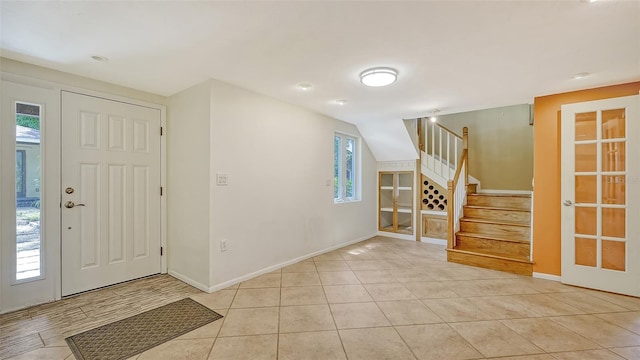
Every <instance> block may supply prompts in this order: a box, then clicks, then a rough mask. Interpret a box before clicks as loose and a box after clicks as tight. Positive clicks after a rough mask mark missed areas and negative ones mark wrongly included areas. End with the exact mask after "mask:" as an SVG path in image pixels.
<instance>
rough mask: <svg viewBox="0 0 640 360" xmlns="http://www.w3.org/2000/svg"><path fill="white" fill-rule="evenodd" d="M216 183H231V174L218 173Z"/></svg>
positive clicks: (221, 184) (223, 184)
mask: <svg viewBox="0 0 640 360" xmlns="http://www.w3.org/2000/svg"><path fill="white" fill-rule="evenodd" d="M216 185H218V186H227V185H229V174H223V173H217V174H216Z"/></svg>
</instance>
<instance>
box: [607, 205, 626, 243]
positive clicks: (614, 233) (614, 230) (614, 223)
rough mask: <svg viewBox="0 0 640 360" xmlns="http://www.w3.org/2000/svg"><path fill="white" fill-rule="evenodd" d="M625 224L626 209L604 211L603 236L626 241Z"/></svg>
mask: <svg viewBox="0 0 640 360" xmlns="http://www.w3.org/2000/svg"><path fill="white" fill-rule="evenodd" d="M625 224H626V221H625V209H611V208H603V209H602V236H609V237H616V238H621V239H624V238H625V237H626V234H625V233H626V231H625Z"/></svg>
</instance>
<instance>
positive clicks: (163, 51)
mask: <svg viewBox="0 0 640 360" xmlns="http://www.w3.org/2000/svg"><path fill="white" fill-rule="evenodd" d="M0 6H1V8H0V10H1V13H0V14H1V23H2V24H1V43H0V46H1V49H2V53H1V54H2V56H4V57H7V58H10V59H15V60H19V61H24V62H28V63H32V64H37V65H41V66H45V67H49V68H53V69H57V70H61V71H65V72H70V73H74V74H78V75H82V76H87V77H90V78H94V79H99V80H104V81H108V82H111V83H115V84H119V85H124V86H128V87H131V88H135V89H140V90H144V91H148V92H152V93H156V94H160V95H166V96H169V95H172V94H175V93H176V92H179V91H181V90H183V89H185V88H188V87H190V86H192V85H194V84H196V83H199V82H202V81H204V80H206V79H208V78H214V79H219V80H222V81H226V82H228V83H231V84H235V85H238V86H241V87H245V88H248V89H251V90H254V91H256V92H259V93H263V94H266V95H269V96H272V97H275V98H278V99H281V100H284V101H287V102H290V103H294V104H298V105H301V106H304V107H307V108H310V109H313V110H315V111H318V112H320V113H324V114H327V115H329V116H332V117H335V118H338V119H341V120H345V121H348V122H352V123H356V124H361V123H366V122H368V121H381V120H387V119H401V118H412V117H417V116H425V115H429V114H430V113H431V111H432V109H434V108H438V109H441V110H442V112H441V114H447V113H456V112H462V111H468V110H476V109H482V108H490V107H496V106H503V105H512V104H519V103H530V102H532V101H533V97H534V96H540V95H545V94H552V93H557V92H563V91H570V90H577V89H583V88H589V87H595V86H601V85H609V84H616V83H622V82H629V81H636V80H640V2H638V1H615V0H608V1H607V0H600V1H598V2H595V3H589V2H586V1H584V0H565V1H540V0H531V1H491V2H489V1H481V0H476V1H423V2H403V1H389V2H360V1H350V2H346V1H345V2H326V1H316V2H302V1H292V2H237V1H232V2H211V1H201V2H185V1H169V2H160V1H145V2H140V1H128V2H127V1H125V2H109V1H105V2H71V1H62V2H53V1H52V2H26V1H7V0H2V1H1V5H0ZM95 54H98V55H103V56H106V57H108V58H109V59H110V61H108V62H105V63H101V62H96V61H94V60H91V59H90V56H91V55H95ZM373 66H388V67H393V68H396V69H397V70H398V71H399V74H400V76H399V79H398V81H397V82H396V83H395V84H393V85H391V86H389V87H385V88H367V87H365V86H363V85H362V84H360V82H359V78H358V74H359V73H360V72H361V71H363V70H365V69H367V68H369V67H373ZM580 72H589V73H591V74H592V75H591V76H589V77H587V78H584V79H581V80H575V79H572V78H571V77H572V75H573V74H576V73H580ZM301 82H309V83H311V84H313V88H312V89H311V90H310V91H307V92H303V91H300V90H299V89H297V88H296V84H298V83H301ZM336 99H346V100H347V101H348V103H347V104H346V105H344V106H340V105H338V104H336V103H335V100H336Z"/></svg>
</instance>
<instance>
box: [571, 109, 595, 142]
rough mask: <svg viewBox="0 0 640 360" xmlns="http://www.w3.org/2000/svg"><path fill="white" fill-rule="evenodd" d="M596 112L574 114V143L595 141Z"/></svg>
mask: <svg viewBox="0 0 640 360" xmlns="http://www.w3.org/2000/svg"><path fill="white" fill-rule="evenodd" d="M597 128H598V127H597V126H596V112H595V111H593V112H588V113H581V114H576V141H583V140H595V139H596V129H597Z"/></svg>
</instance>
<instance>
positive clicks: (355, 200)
mask: <svg viewBox="0 0 640 360" xmlns="http://www.w3.org/2000/svg"><path fill="white" fill-rule="evenodd" d="M361 201H362V200H360V199H354V200H333V204H334V205H337V204H351V203H358V202H361Z"/></svg>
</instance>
